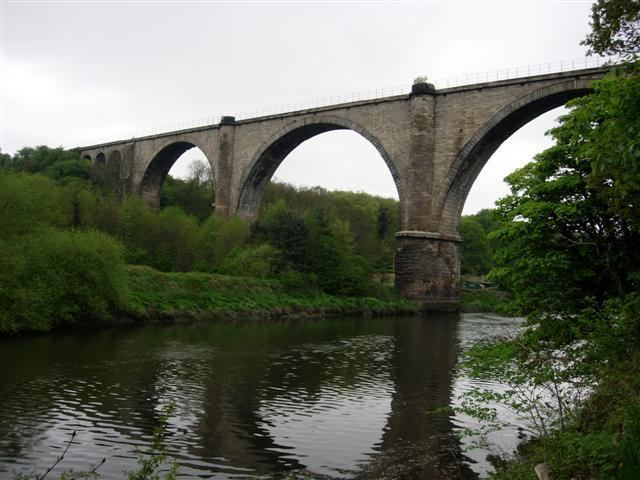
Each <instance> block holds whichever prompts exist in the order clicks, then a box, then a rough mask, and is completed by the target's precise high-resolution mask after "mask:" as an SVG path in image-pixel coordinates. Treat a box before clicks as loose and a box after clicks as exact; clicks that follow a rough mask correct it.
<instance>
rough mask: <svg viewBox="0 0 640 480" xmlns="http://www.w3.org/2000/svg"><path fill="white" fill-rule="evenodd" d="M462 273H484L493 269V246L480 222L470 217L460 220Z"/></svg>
mask: <svg viewBox="0 0 640 480" xmlns="http://www.w3.org/2000/svg"><path fill="white" fill-rule="evenodd" d="M460 236H461V237H462V242H463V243H462V262H461V264H462V273H463V274H471V275H484V274H486V273H488V272H489V270H490V269H491V248H490V247H489V241H488V240H487V234H486V233H485V231H484V228H482V225H481V224H480V222H478V221H476V220H475V219H473V218H470V217H462V219H461V220H460Z"/></svg>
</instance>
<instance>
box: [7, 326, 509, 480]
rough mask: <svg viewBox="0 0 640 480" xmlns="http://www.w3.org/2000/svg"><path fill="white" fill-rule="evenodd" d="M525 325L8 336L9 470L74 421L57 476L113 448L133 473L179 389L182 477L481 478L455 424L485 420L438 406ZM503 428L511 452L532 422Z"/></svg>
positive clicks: (174, 436) (34, 461) (482, 457)
mask: <svg viewBox="0 0 640 480" xmlns="http://www.w3.org/2000/svg"><path fill="white" fill-rule="evenodd" d="M520 323H521V321H520V320H519V319H509V318H504V317H498V316H493V315H486V314H459V315H458V314H447V315H431V316H428V317H425V318H420V317H414V318H364V319H363V318H334V319H319V320H318V319H314V320H299V321H292V320H287V321H275V322H274V321H271V322H264V321H261V322H257V321H246V322H234V323H220V324H196V325H171V326H161V325H149V326H144V327H135V328H133V327H132V328H118V329H106V330H99V331H83V332H74V333H56V334H53V335H43V336H35V337H25V338H4V339H0V478H3V479H4V478H13V476H15V474H17V473H29V472H33V471H37V472H39V473H44V471H45V470H46V469H47V468H48V467H49V466H51V465H52V464H53V463H54V462H55V460H56V458H57V457H58V456H59V455H60V454H61V453H62V451H63V450H64V448H65V446H66V445H67V443H68V442H69V439H70V437H71V433H72V432H73V431H75V432H76V436H75V439H74V441H73V443H72V444H71V445H70V446H69V449H68V451H67V453H66V455H65V457H64V459H63V460H62V461H61V462H60V464H59V465H58V466H57V467H56V469H55V470H54V471H53V472H52V473H51V474H49V476H48V477H47V478H58V477H59V474H60V472H62V471H64V470H68V469H71V468H73V469H75V470H86V469H88V468H90V467H91V465H93V464H95V463H97V462H99V461H100V460H101V459H102V458H105V459H106V460H105V463H104V464H103V465H102V466H101V467H100V468H99V470H98V472H99V473H100V475H101V476H100V478H102V479H121V478H124V474H123V471H126V470H133V469H135V468H136V459H135V451H136V449H144V448H145V447H147V446H148V445H149V442H150V441H151V437H152V433H153V429H154V426H155V425H157V424H158V422H159V417H160V415H161V414H162V411H163V406H164V405H166V404H167V403H168V402H173V404H174V405H175V411H174V413H173V415H172V416H171V417H170V419H169V421H168V426H167V429H166V438H167V445H168V451H169V454H170V455H171V456H172V457H173V458H175V459H176V460H177V462H178V463H179V465H180V469H179V478H213V479H254V478H283V477H284V476H288V477H290V478H330V479H333V478H347V479H385V478H388V479H422V480H430V479H449V478H451V479H460V478H462V479H467V478H477V477H478V476H480V477H481V476H483V475H484V474H485V473H486V472H487V471H489V470H490V469H491V466H490V464H489V463H488V462H487V460H486V456H487V454H488V453H489V451H488V450H486V449H476V450H468V447H469V446H470V442H469V441H468V440H465V439H459V436H458V435H456V434H457V433H458V432H460V431H461V430H462V429H464V428H466V427H470V426H473V421H472V420H471V419H469V418H466V417H464V416H462V415H455V414H435V415H427V414H425V412H426V411H429V410H434V409H436V408H439V407H444V406H448V405H452V406H455V405H456V402H458V401H459V397H460V394H461V393H462V392H464V391H466V390H468V389H472V388H476V387H477V386H478V385H479V384H477V383H476V380H474V379H469V378H464V377H463V376H461V375H460V374H459V373H457V372H456V365H457V362H458V360H459V357H460V353H461V350H462V349H463V348H467V347H468V346H470V345H472V344H473V343H474V342H476V341H478V340H481V339H486V338H490V337H493V336H502V335H504V334H505V333H506V334H513V333H514V332H515V331H517V330H518V329H519V328H520ZM481 384H482V385H483V386H487V385H489V386H490V387H492V385H491V382H489V383H488V384H487V381H486V380H485V381H483V382H482V383H481ZM494 387H495V388H500V386H499V385H497V384H496V385H494ZM493 440H495V441H496V443H498V444H499V445H500V446H501V448H503V449H505V450H507V451H508V450H512V449H513V448H514V447H515V445H516V444H517V442H518V432H517V430H515V429H512V430H509V429H505V430H503V431H501V432H498V433H496V434H494V436H493ZM56 473H57V475H56Z"/></svg>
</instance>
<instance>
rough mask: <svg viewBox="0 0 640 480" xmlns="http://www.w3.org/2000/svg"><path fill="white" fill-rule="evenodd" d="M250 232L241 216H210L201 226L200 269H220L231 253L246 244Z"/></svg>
mask: <svg viewBox="0 0 640 480" xmlns="http://www.w3.org/2000/svg"><path fill="white" fill-rule="evenodd" d="M249 234H250V231H249V226H248V225H247V224H246V223H245V222H243V221H242V220H240V219H239V218H235V217H232V218H223V217H219V216H210V217H209V218H208V219H207V220H206V221H205V222H204V223H203V224H202V225H201V226H200V234H199V235H200V237H199V242H200V244H199V253H200V260H199V263H198V265H197V266H198V270H203V271H210V272H214V271H218V270H220V269H221V268H222V265H223V263H224V261H225V259H226V258H227V257H228V256H229V254H231V252H234V251H236V250H238V249H240V248H242V247H243V246H244V245H245V243H246V242H247V240H248V239H249Z"/></svg>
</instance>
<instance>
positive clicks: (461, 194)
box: [440, 80, 592, 236]
mask: <svg viewBox="0 0 640 480" xmlns="http://www.w3.org/2000/svg"><path fill="white" fill-rule="evenodd" d="M591 91H592V89H591V88H590V87H589V81H588V80H576V81H570V82H565V83H562V84H556V85H552V86H550V87H546V88H543V89H541V90H538V91H535V92H533V93H531V94H529V95H526V96H524V97H523V98H521V99H519V100H516V101H515V102H513V103H512V104H510V105H508V106H507V107H505V108H503V109H502V110H501V111H499V112H498V113H496V114H495V115H494V116H493V117H492V118H490V119H489V120H488V121H487V122H486V123H485V124H484V125H483V126H482V127H481V128H480V129H479V130H478V131H477V132H476V133H475V134H474V135H473V137H472V138H471V139H470V140H469V141H468V142H467V144H466V145H465V146H464V147H463V148H462V150H461V151H460V152H459V154H458V156H457V158H456V160H455V161H454V163H453V165H452V167H451V169H450V174H449V178H448V182H447V183H448V189H447V190H446V192H444V193H445V195H443V196H442V197H441V201H442V204H441V205H442V210H441V211H442V214H441V219H442V220H441V223H440V232H441V233H444V234H448V235H454V236H455V235H457V233H458V225H459V221H460V216H461V214H462V211H463V208H464V206H465V203H466V200H467V198H468V196H469V193H470V191H471V189H472V187H473V185H474V183H475V182H476V179H477V178H478V176H479V174H480V172H481V171H482V170H483V168H484V167H485V165H486V164H487V162H488V161H489V159H490V158H491V157H492V156H493V155H494V153H495V152H496V151H497V150H498V148H499V147H500V146H501V145H502V144H503V143H504V142H505V141H506V140H507V139H509V138H510V137H511V136H512V135H513V134H514V133H515V132H516V131H518V130H520V129H521V128H522V127H524V126H525V125H527V124H529V123H530V122H532V121H533V120H535V119H537V118H539V117H541V116H543V115H544V114H546V113H547V112H550V111H552V110H555V109H558V108H559V107H563V106H564V105H565V104H566V103H567V102H568V101H569V100H571V99H573V98H576V97H581V96H584V95H587V94H588V93H590V92H591ZM553 116H554V113H549V118H554V117H553ZM549 118H547V121H548V120H549ZM543 119H544V117H543ZM534 128H535V124H534ZM542 148H544V146H538V147H537V148H536V150H537V151H541V150H542ZM530 160H531V159H529V161H530ZM513 169H515V167H514V168H512V169H511V170H513Z"/></svg>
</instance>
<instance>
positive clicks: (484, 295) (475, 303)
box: [460, 288, 509, 315]
mask: <svg viewBox="0 0 640 480" xmlns="http://www.w3.org/2000/svg"><path fill="white" fill-rule="evenodd" d="M508 299H509V294H508V293H507V292H504V291H502V290H496V289H495V288H480V289H477V290H471V289H466V288H465V289H462V290H461V292H460V311H461V312H472V313H499V314H502V315H509V312H508V308H507V303H508Z"/></svg>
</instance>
